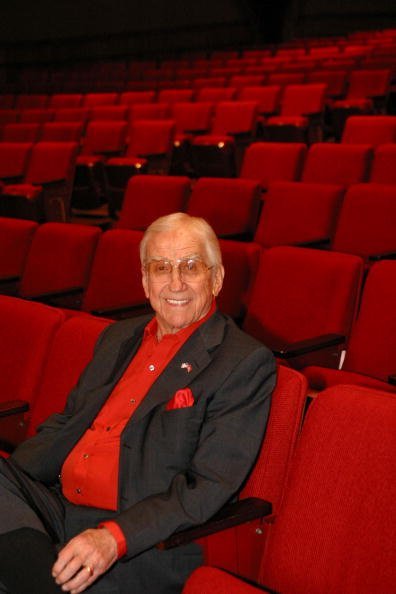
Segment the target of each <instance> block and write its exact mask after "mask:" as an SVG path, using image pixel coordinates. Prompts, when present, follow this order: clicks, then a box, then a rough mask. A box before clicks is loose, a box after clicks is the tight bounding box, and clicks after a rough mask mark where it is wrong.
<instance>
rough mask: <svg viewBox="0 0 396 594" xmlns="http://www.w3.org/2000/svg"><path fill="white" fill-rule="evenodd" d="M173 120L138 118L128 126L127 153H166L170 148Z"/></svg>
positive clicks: (134, 154)
mask: <svg viewBox="0 0 396 594" xmlns="http://www.w3.org/2000/svg"><path fill="white" fill-rule="evenodd" d="M174 133H175V122H174V121H173V120H138V121H132V122H131V124H130V127H129V143H128V150H127V154H128V155H131V156H143V157H145V156H150V155H166V154H168V153H170V151H171V149H172V142H173V136H174Z"/></svg>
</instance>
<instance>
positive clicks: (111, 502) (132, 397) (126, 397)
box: [61, 302, 215, 557]
mask: <svg viewBox="0 0 396 594" xmlns="http://www.w3.org/2000/svg"><path fill="white" fill-rule="evenodd" d="M214 311H215V302H213V304H212V307H211V308H210V310H209V312H208V313H207V314H206V316H204V317H203V318H202V319H200V320H198V321H197V322H195V323H194V324H191V325H190V326H188V327H187V328H183V329H182V330H179V331H178V332H176V333H175V334H166V335H164V336H163V337H162V339H161V340H160V341H158V340H157V320H156V319H155V318H153V320H151V321H150V322H149V323H148V324H147V326H146V328H145V331H144V336H143V341H142V344H141V346H140V348H139V350H138V351H137V353H136V355H135V356H134V357H133V359H132V361H131V362H130V364H129V366H128V367H127V369H126V370H125V372H124V374H123V376H122V377H121V379H120V380H119V381H118V383H117V385H116V386H115V387H114V389H113V391H112V392H111V394H110V395H109V397H108V399H107V401H106V402H105V404H104V405H103V407H102V409H101V410H100V412H99V413H98V415H97V416H96V418H95V420H94V421H93V423H92V425H91V426H90V428H89V429H87V430H86V431H85V433H84V434H83V436H82V437H81V439H80V440H79V441H78V442H77V444H76V445H75V446H74V448H73V449H72V450H71V451H70V453H69V455H68V456H67V458H66V460H65V462H64V464H63V467H62V473H61V482H62V492H63V495H64V496H65V497H66V499H68V500H69V501H70V502H72V503H75V504H76V505H86V506H90V507H98V508H102V509H109V510H116V509H117V505H118V473H119V456H120V439H121V434H122V431H123V429H124V428H125V425H126V424H127V423H128V421H129V419H130V418H131V417H132V415H133V414H134V412H135V411H136V409H137V408H138V406H139V404H140V403H141V402H142V400H143V399H144V397H145V396H146V394H147V392H148V391H149V389H150V388H151V386H152V384H153V383H154V382H155V380H156V379H157V378H158V376H159V375H160V374H161V373H162V372H163V370H164V369H165V367H166V366H167V365H168V363H169V362H170V361H171V360H172V358H173V357H174V356H175V354H176V353H177V351H178V350H179V349H180V347H181V346H182V345H183V344H184V342H185V341H186V340H187V339H188V338H189V337H190V336H191V334H192V333H193V332H194V331H195V330H196V329H197V328H198V327H199V326H200V325H201V324H203V322H205V321H206V320H207V319H208V318H209V317H210V316H211V315H212V314H213V312H214ZM100 526H101V527H106V528H107V529H108V530H110V532H111V533H112V534H113V536H114V537H115V538H116V540H117V544H118V554H119V557H120V556H122V555H123V554H125V552H126V543H125V537H124V535H123V533H122V531H121V529H120V528H119V526H118V524H117V523H116V522H113V521H110V522H104V523H103V524H101V525H100Z"/></svg>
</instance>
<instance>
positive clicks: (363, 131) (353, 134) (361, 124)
mask: <svg viewBox="0 0 396 594" xmlns="http://www.w3.org/2000/svg"><path fill="white" fill-rule="evenodd" d="M395 141H396V116H388V115H384V116H383V115H375V116H374V115H370V116H349V118H348V119H347V121H346V123H345V128H344V131H343V133H342V142H343V143H344V142H346V143H348V144H351V143H352V144H371V145H372V146H377V145H379V144H384V143H387V142H395Z"/></svg>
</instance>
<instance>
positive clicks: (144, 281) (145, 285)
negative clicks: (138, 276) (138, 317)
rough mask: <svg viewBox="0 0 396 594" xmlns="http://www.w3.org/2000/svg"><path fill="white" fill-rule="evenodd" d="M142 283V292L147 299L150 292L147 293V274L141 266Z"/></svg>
mask: <svg viewBox="0 0 396 594" xmlns="http://www.w3.org/2000/svg"><path fill="white" fill-rule="evenodd" d="M142 285H143V290H144V294H145V295H146V297H147V299H149V296H150V293H149V286H148V276H147V271H146V270H145V269H144V268H143V267H142Z"/></svg>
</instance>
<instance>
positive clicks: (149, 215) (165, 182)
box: [116, 175, 191, 229]
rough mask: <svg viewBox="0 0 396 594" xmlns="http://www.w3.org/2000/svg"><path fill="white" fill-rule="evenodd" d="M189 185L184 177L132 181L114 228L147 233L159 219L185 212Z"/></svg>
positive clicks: (142, 176) (161, 176)
mask: <svg viewBox="0 0 396 594" xmlns="http://www.w3.org/2000/svg"><path fill="white" fill-rule="evenodd" d="M190 184H191V182H190V180H189V178H188V177H186V176H176V175H174V176H173V175H172V176H168V175H136V176H133V177H131V178H130V180H129V182H128V186H127V189H126V191H125V195H124V201H123V204H122V208H121V212H120V216H119V219H118V221H117V224H116V227H117V228H118V229H146V228H147V227H148V226H149V225H150V224H151V223H152V222H153V221H154V220H155V219H157V218H158V217H161V216H164V215H166V214H171V213H172V212H179V211H183V210H185V206H186V201H187V196H188V194H189V192H190V187H191V185H190Z"/></svg>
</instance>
